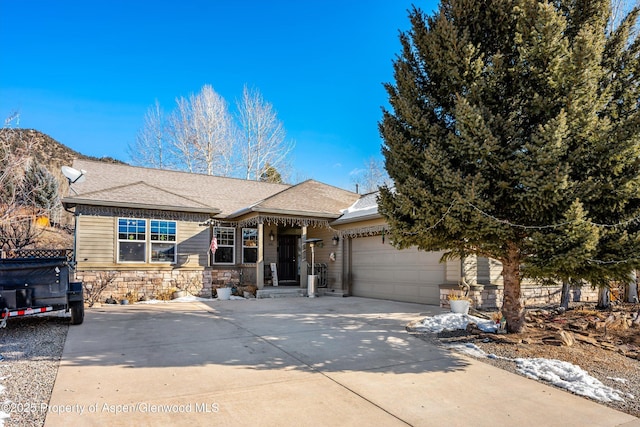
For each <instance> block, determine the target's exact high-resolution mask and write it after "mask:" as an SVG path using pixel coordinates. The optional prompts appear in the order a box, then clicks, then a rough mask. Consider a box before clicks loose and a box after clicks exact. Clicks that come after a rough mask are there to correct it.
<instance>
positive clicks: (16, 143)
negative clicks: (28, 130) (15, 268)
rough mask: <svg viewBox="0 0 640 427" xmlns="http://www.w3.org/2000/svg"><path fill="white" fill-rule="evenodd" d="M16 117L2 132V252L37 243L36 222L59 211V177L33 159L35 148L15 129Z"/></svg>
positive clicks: (0, 177)
mask: <svg viewBox="0 0 640 427" xmlns="http://www.w3.org/2000/svg"><path fill="white" fill-rule="evenodd" d="M17 119H18V116H17V115H14V116H12V117H10V118H9V119H7V120H6V121H5V127H4V129H3V130H2V132H0V250H12V249H21V248H24V247H26V246H28V245H31V244H33V243H35V241H36V239H37V237H38V235H39V234H40V233H41V232H42V229H41V228H39V227H37V226H36V224H35V219H36V217H37V216H39V215H43V214H46V215H50V213H51V211H52V210H54V209H57V208H59V203H58V187H57V183H56V182H55V178H53V177H52V176H51V174H50V173H49V172H48V171H47V170H46V169H45V168H43V167H42V166H40V165H38V164H36V163H35V161H34V160H33V159H32V158H31V156H30V154H31V153H32V151H33V150H32V148H31V146H30V141H29V140H28V139H24V138H22V130H21V129H17V128H12V127H11V123H12V122H13V121H16V122H17Z"/></svg>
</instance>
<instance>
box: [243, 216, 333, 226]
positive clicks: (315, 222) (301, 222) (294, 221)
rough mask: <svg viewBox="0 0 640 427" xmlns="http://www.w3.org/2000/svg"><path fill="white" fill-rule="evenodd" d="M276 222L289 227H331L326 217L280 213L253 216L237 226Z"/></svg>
mask: <svg viewBox="0 0 640 427" xmlns="http://www.w3.org/2000/svg"><path fill="white" fill-rule="evenodd" d="M265 223H266V224H268V225H271V224H276V225H283V226H285V227H286V226H289V227H294V226H295V227H314V228H331V227H330V226H329V221H328V220H326V219H316V218H299V217H298V218H296V217H289V216H278V215H258V216H256V217H253V218H247V219H245V220H242V221H238V223H237V227H253V226H256V225H258V224H265Z"/></svg>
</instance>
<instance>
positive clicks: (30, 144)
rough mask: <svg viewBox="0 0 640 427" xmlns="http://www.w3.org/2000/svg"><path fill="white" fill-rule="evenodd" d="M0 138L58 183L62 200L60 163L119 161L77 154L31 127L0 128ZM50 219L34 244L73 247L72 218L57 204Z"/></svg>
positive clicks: (63, 188)
mask: <svg viewBox="0 0 640 427" xmlns="http://www.w3.org/2000/svg"><path fill="white" fill-rule="evenodd" d="M0 141H2V142H6V143H8V145H9V147H11V151H12V152H13V153H16V154H24V155H26V156H27V157H31V158H34V159H35V160H36V161H37V162H38V163H39V164H41V165H43V166H45V167H46V168H47V170H48V171H49V172H50V173H51V175H53V176H54V177H55V178H56V179H57V180H58V182H59V195H60V198H61V199H62V198H63V197H65V196H67V195H68V192H69V185H68V182H67V179H66V178H65V177H64V176H63V175H62V172H61V167H62V166H65V165H66V166H71V165H72V164H73V160H74V159H90V160H97V161H102V162H107V163H120V164H124V162H121V161H119V160H116V159H113V158H110V157H103V158H96V157H91V156H86V155H84V154H82V153H79V152H77V151H75V150H72V149H71V148H69V147H67V146H66V145H64V144H62V143H60V142H58V141H56V140H55V139H53V138H51V137H50V136H49V135H46V134H44V133H42V132H40V131H37V130H34V129H16V128H3V129H0ZM52 214H53V217H52V218H50V219H51V221H52V222H53V223H54V224H55V225H56V226H54V227H46V228H43V229H42V230H41V232H40V233H39V234H38V238H37V241H36V244H35V247H38V248H70V247H72V246H73V234H72V230H71V229H70V227H69V226H72V225H73V217H72V215H71V214H69V213H67V212H65V211H64V210H63V209H62V206H60V209H58V210H56V212H52Z"/></svg>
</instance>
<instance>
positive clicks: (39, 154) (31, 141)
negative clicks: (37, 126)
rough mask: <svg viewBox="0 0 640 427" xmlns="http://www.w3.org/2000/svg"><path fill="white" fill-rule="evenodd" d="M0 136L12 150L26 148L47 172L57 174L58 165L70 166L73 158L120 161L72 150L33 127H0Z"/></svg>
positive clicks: (110, 161) (109, 161)
mask: <svg viewBox="0 0 640 427" xmlns="http://www.w3.org/2000/svg"><path fill="white" fill-rule="evenodd" d="M0 138H2V139H3V140H6V141H7V142H9V145H10V146H11V148H12V150H13V151H14V152H15V151H23V150H27V151H28V152H29V153H31V155H32V156H33V157H35V159H36V160H37V161H38V162H39V163H41V164H43V165H45V166H46V167H47V169H49V172H51V173H52V174H54V175H56V176H57V175H58V173H59V171H60V167H62V166H64V165H67V166H71V164H72V163H73V159H91V160H97V161H102V162H107V163H120V164H124V162H121V161H120V160H116V159H113V158H111V157H102V158H97V157H91V156H85V155H84V154H82V153H78V152H77V151H74V150H72V149H71V148H69V147H67V146H66V145H64V144H62V143H60V142H58V141H56V140H55V139H53V138H51V137H50V136H49V135H46V134H44V133H42V132H40V131H37V130H34V129H15V128H3V129H0Z"/></svg>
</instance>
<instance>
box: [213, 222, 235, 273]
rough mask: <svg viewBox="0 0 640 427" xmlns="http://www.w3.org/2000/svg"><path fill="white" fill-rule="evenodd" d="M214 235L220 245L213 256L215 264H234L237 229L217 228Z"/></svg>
mask: <svg viewBox="0 0 640 427" xmlns="http://www.w3.org/2000/svg"><path fill="white" fill-rule="evenodd" d="M213 233H214V236H215V238H216V240H217V244H218V249H216V253H215V254H214V255H213V263H214V264H234V263H235V246H236V229H235V228H233V227H215V228H214V229H213Z"/></svg>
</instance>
